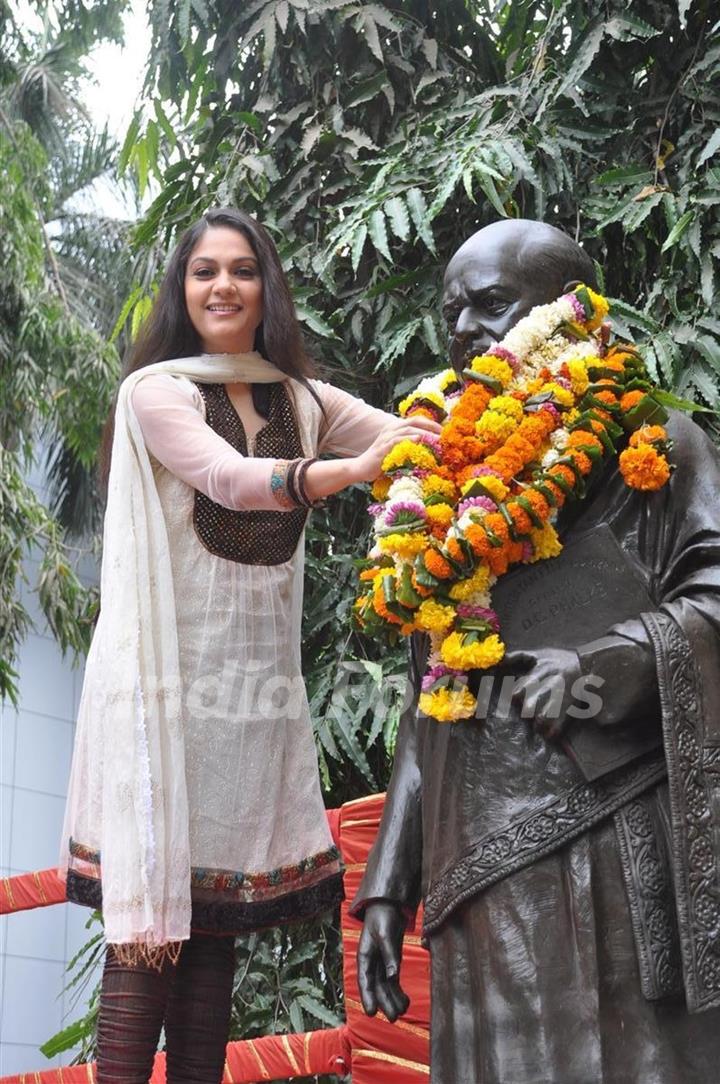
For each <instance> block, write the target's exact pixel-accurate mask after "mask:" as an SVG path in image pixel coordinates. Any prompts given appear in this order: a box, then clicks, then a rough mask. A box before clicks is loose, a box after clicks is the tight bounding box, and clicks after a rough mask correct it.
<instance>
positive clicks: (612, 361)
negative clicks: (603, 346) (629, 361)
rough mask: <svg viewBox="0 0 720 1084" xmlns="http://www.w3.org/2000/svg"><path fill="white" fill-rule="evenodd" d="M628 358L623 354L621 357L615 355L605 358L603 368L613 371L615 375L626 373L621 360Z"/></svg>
mask: <svg viewBox="0 0 720 1084" xmlns="http://www.w3.org/2000/svg"><path fill="white" fill-rule="evenodd" d="M627 356H628V355H627V354H621V355H620V356H618V355H617V354H615V355H613V356H612V357H606V358H603V361H602V367H603V369H611V370H612V371H613V372H614V373H623V372H625V366H624V364H623V362H622V360H621V359H622V358H624V357H625V358H626V357H627Z"/></svg>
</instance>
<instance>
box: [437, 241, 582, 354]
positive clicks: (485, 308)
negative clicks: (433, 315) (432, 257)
mask: <svg viewBox="0 0 720 1084" xmlns="http://www.w3.org/2000/svg"><path fill="white" fill-rule="evenodd" d="M531 225H533V226H534V225H536V224H535V223H532V224H531ZM519 226H520V223H519V222H507V223H506V222H502V223H495V224H494V225H493V226H488V227H486V228H485V229H484V230H480V231H479V233H476V234H475V235H474V236H473V237H471V238H470V240H469V241H466V242H465V244H464V245H462V246H461V248H459V249H458V251H457V252H456V253H455V255H454V256H453V258H452V260H451V261H450V263H449V264H448V268H447V271H446V272H445V282H444V288H443V299H442V305H443V315H444V317H445V320H446V323H447V326H448V332H449V335H450V357H451V360H452V364H453V366H454V367H455V369H456V370H457V372H459V373H460V372H462V370H463V369H464V368H466V367H467V365H468V364H469V362H470V361H471V359H472V358H474V357H475V356H476V355H478V354H484V353H487V352H488V351H489V350H490V349H491V348H492V345H493V343H497V342H499V341H500V340H501V339H502V338H503V337H504V336H505V335H506V334H507V332H508V331H509V330H510V328H512V327H514V325H515V324H516V323H517V322H518V320H521V319H522V318H523V316H527V314H528V313H529V312H530V310H531V309H532V308H534V307H535V305H545V304H547V303H548V302H550V301H554V300H555V299H556V298H557V297H558V296H559V295H560V294H561V293H562V288H563V283H564V280H563V281H556V276H554V275H550V276H548V275H542V274H536V273H533V272H532V271H531V270H530V267H529V261H527V260H526V261H525V264H524V266H523V262H522V261H521V259H520V256H521V252H522V250H523V248H524V247H525V246H526V244H527V241H528V232H527V231H523V230H522V229H518V227H519Z"/></svg>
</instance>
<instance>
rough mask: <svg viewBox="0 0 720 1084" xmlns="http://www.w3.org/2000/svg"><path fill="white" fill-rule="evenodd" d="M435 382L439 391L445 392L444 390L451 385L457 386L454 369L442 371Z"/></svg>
mask: <svg viewBox="0 0 720 1084" xmlns="http://www.w3.org/2000/svg"><path fill="white" fill-rule="evenodd" d="M436 380H437V386H438V388H439V389H440V391H445V390H446V388H450V387H452V385H453V384H457V382H458V375H457V373H456V372H455V370H454V369H443V371H442V372H441V373H440V374H439V376H437V377H436Z"/></svg>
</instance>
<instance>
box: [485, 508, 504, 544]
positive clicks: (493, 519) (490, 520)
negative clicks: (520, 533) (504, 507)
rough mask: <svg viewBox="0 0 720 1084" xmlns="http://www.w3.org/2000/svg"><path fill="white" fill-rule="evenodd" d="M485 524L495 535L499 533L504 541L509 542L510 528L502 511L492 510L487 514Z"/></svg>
mask: <svg viewBox="0 0 720 1084" xmlns="http://www.w3.org/2000/svg"><path fill="white" fill-rule="evenodd" d="M485 526H486V527H487V528H489V530H491V531H492V533H493V534H494V535H497V537H498V538H499V539H501V541H502V542H507V540H508V539H509V537H510V528H509V527H508V525H507V522H506V520H505V517H504V516H503V515H501V514H500V512H491V513H490V515H488V516H485Z"/></svg>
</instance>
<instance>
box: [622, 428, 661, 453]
mask: <svg viewBox="0 0 720 1084" xmlns="http://www.w3.org/2000/svg"><path fill="white" fill-rule="evenodd" d="M666 440H667V432H666V431H665V429H664V428H663V426H662V425H641V426H640V428H639V429H636V430H635V432H634V433H633V434H632V436H631V437H630V446H631V447H632V448H637V446H638V444H656V443H657V444H660V443H662V442H663V441H666Z"/></svg>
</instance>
